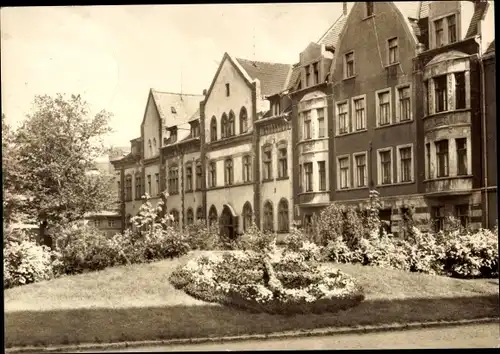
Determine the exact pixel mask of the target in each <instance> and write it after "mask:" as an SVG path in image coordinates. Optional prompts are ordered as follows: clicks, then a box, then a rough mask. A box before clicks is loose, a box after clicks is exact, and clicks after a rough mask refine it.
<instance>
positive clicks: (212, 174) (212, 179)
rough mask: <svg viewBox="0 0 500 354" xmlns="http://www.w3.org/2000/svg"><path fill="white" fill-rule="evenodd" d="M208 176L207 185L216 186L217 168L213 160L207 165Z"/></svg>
mask: <svg viewBox="0 0 500 354" xmlns="http://www.w3.org/2000/svg"><path fill="white" fill-rule="evenodd" d="M208 178H209V179H208V185H209V187H215V186H217V169H216V164H215V161H212V162H210V164H209V165H208Z"/></svg>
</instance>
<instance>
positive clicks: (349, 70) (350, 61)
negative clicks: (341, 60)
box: [345, 52, 354, 78]
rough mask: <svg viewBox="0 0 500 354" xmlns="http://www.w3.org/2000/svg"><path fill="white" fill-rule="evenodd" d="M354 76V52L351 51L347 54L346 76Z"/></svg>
mask: <svg viewBox="0 0 500 354" xmlns="http://www.w3.org/2000/svg"><path fill="white" fill-rule="evenodd" d="M353 76H354V52H349V53H347V54H346V55H345V77H346V78H349V77H353Z"/></svg>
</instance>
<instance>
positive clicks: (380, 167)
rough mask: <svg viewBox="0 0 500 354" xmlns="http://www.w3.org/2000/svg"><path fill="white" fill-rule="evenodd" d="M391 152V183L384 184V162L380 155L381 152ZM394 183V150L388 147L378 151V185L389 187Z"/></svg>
mask: <svg viewBox="0 0 500 354" xmlns="http://www.w3.org/2000/svg"><path fill="white" fill-rule="evenodd" d="M386 151H390V153H391V180H390V183H388V184H382V165H381V163H382V161H381V160H380V153H381V152H386ZM393 183H394V153H393V148H392V146H391V147H386V148H382V149H377V185H379V186H388V185H391V184H393Z"/></svg>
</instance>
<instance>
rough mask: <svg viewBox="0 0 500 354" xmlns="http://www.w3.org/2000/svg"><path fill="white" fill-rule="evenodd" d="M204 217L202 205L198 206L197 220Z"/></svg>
mask: <svg viewBox="0 0 500 354" xmlns="http://www.w3.org/2000/svg"><path fill="white" fill-rule="evenodd" d="M203 219H204V217H203V208H202V207H198V208H197V209H196V220H203Z"/></svg>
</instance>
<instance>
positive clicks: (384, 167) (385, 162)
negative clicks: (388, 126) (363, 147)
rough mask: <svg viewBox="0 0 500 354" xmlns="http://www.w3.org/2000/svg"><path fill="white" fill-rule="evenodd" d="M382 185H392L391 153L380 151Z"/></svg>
mask: <svg viewBox="0 0 500 354" xmlns="http://www.w3.org/2000/svg"><path fill="white" fill-rule="evenodd" d="M379 156H380V179H381V181H380V184H391V183H392V173H391V172H392V171H391V165H392V161H391V151H390V150H386V151H380V152H379Z"/></svg>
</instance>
